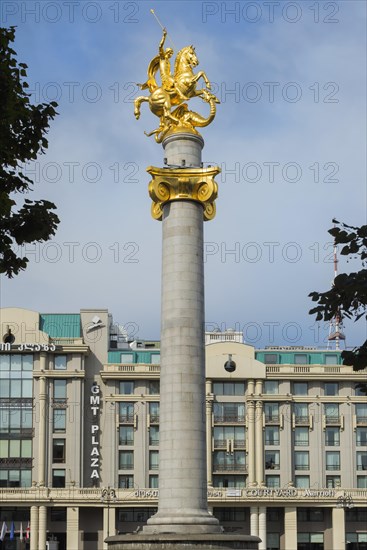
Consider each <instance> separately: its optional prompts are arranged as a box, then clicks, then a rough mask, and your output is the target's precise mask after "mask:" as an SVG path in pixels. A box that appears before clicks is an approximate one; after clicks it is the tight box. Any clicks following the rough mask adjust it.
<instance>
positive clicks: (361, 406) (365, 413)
mask: <svg viewBox="0 0 367 550" xmlns="http://www.w3.org/2000/svg"><path fill="white" fill-rule="evenodd" d="M355 411H356V419H357V423H359V422H361V423H362V422H363V423H365V422H367V403H356V404H355Z"/></svg>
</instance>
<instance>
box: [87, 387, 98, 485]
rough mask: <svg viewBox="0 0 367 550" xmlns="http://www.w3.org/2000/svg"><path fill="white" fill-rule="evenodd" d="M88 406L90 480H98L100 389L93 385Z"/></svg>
mask: <svg viewBox="0 0 367 550" xmlns="http://www.w3.org/2000/svg"><path fill="white" fill-rule="evenodd" d="M90 391H91V395H90V397H89V404H90V408H91V412H92V417H93V420H92V425H91V436H92V450H91V452H90V467H91V470H92V471H91V474H90V478H91V479H99V467H100V461H99V458H100V453H99V406H100V387H99V386H98V385H97V384H94V385H93V386H92V387H91V389H90Z"/></svg>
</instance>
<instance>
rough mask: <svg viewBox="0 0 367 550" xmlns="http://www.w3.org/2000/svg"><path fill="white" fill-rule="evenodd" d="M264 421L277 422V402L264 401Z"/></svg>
mask: <svg viewBox="0 0 367 550" xmlns="http://www.w3.org/2000/svg"><path fill="white" fill-rule="evenodd" d="M264 413H265V422H269V423H271V422H279V403H264Z"/></svg>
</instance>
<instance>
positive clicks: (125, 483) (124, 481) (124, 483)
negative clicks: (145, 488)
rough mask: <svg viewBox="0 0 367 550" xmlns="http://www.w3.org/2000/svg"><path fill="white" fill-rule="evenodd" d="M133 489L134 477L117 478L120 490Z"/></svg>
mask: <svg viewBox="0 0 367 550" xmlns="http://www.w3.org/2000/svg"><path fill="white" fill-rule="evenodd" d="M133 487H134V476H132V475H129V476H121V475H120V476H119V488H120V489H132V488H133Z"/></svg>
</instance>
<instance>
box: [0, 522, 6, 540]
mask: <svg viewBox="0 0 367 550" xmlns="http://www.w3.org/2000/svg"><path fill="white" fill-rule="evenodd" d="M7 530H8V526H7V525H6V523H5V521H3V525H2V527H1V532H0V540H4V538H5V535H6V532H7Z"/></svg>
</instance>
